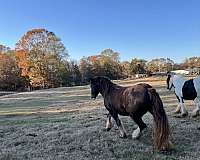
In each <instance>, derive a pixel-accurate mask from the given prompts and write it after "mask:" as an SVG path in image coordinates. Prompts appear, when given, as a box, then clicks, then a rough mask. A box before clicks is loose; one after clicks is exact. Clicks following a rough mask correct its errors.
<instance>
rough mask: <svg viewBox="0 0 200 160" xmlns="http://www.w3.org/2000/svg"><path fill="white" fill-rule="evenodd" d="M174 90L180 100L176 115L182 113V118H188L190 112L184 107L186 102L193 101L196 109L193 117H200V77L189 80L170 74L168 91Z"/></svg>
mask: <svg viewBox="0 0 200 160" xmlns="http://www.w3.org/2000/svg"><path fill="white" fill-rule="evenodd" d="M172 88H174V92H175V95H176V97H177V99H178V102H179V104H178V106H177V108H176V110H175V112H174V113H176V114H178V113H181V116H187V115H188V112H187V110H186V108H185V105H184V100H193V101H194V102H195V103H196V108H195V109H194V110H193V112H192V116H193V117H195V116H198V115H199V113H200V76H198V77H196V78H194V79H190V80H187V79H185V78H184V77H182V76H180V75H175V74H172V73H168V76H167V89H169V90H171V89H172Z"/></svg>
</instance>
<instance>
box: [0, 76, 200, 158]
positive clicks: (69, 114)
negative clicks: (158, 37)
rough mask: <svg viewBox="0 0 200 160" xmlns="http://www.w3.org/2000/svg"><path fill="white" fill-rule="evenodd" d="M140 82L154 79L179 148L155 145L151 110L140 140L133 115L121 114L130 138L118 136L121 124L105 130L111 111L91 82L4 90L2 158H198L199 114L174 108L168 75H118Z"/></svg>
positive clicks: (0, 116)
mask: <svg viewBox="0 0 200 160" xmlns="http://www.w3.org/2000/svg"><path fill="white" fill-rule="evenodd" d="M138 82H146V83H149V84H151V85H153V87H155V88H156V89H157V91H158V93H159V94H160V96H161V98H162V100H163V103H164V107H165V110H166V112H167V115H168V119H169V123H170V127H171V131H172V137H173V138H172V142H173V144H174V150H172V151H170V152H167V153H161V152H158V151H154V150H153V148H152V125H153V118H152V116H151V115H150V114H148V113H147V114H146V115H145V116H144V118H143V119H144V121H145V122H146V123H147V125H148V132H145V133H144V134H143V135H142V136H141V137H140V139H139V140H133V139H131V134H132V131H133V130H134V129H136V127H137V125H136V124H135V123H134V122H133V121H132V120H131V119H130V118H129V117H120V118H121V120H122V122H123V124H124V127H125V129H126V131H127V133H128V138H127V139H121V138H119V131H118V129H117V127H116V125H115V126H114V127H113V128H112V129H111V131H109V132H107V131H105V122H106V113H107V111H106V109H105V108H104V106H103V100H102V97H101V96H99V97H98V98H97V99H96V100H95V101H94V100H91V99H90V88H89V86H80V87H69V88H56V89H48V90H41V91H34V92H24V93H18V94H10V95H5V96H1V97H0V159H2V160H9V159H19V160H22V159H35V160H40V159H41V160H42V159H44V160H54V159H69V160H82V159H85V160H95V159H96V160H101V159H102V160H103V159H107V160H114V159H126V160H128V159H141V160H142V159H158V160H162V159H181V160H182V159H184V160H189V159H192V160H195V159H196V160H197V159H199V157H200V117H197V118H191V117H190V116H188V117H185V118H178V117H176V116H174V115H173V114H172V112H173V110H174V109H175V107H176V105H177V100H176V98H175V95H174V94H173V92H170V91H167V89H166V86H165V79H164V78H145V79H137V80H129V81H128V80H127V81H116V83H118V84H120V85H133V84H135V83H138ZM186 107H187V109H188V111H189V112H190V113H191V111H192V109H194V104H193V102H192V101H188V102H186Z"/></svg>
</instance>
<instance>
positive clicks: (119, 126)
mask: <svg viewBox="0 0 200 160" xmlns="http://www.w3.org/2000/svg"><path fill="white" fill-rule="evenodd" d="M110 114H111V116H112V117H113V119H114V120H115V122H116V124H117V127H118V128H119V131H120V137H121V138H127V135H126V131H125V129H124V126H123V124H122V123H121V121H120V119H119V117H118V114H117V113H114V112H110Z"/></svg>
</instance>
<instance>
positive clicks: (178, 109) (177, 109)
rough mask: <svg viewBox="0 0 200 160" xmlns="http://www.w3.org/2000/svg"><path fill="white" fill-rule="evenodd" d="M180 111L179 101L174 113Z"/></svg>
mask: <svg viewBox="0 0 200 160" xmlns="http://www.w3.org/2000/svg"><path fill="white" fill-rule="evenodd" d="M180 112H181V105H180V103H179V104H178V106H177V107H176V110H175V111H174V113H175V114H178V113H180Z"/></svg>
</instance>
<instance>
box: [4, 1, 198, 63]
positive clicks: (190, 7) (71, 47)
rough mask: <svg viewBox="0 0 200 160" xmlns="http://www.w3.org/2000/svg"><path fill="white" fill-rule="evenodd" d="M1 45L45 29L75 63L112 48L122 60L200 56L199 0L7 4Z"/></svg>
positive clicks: (174, 58) (15, 2)
mask: <svg viewBox="0 0 200 160" xmlns="http://www.w3.org/2000/svg"><path fill="white" fill-rule="evenodd" d="M0 20H1V24H0V43H1V44H4V45H7V46H10V47H14V45H15V43H16V42H17V41H18V40H19V39H20V37H21V36H22V35H23V34H24V33H25V32H26V31H28V30H30V29H33V28H46V29H47V30H50V31H53V32H54V33H55V34H56V35H57V36H58V37H60V38H61V39H62V41H63V43H64V44H65V46H66V48H67V50H68V52H69V54H70V58H72V59H76V60H79V59H80V58H81V57H82V56H88V55H93V54H97V53H99V52H100V51H102V50H103V49H106V48H112V49H113V50H115V51H118V52H119V53H120V57H121V60H130V59H131V58H135V57H137V58H143V59H146V60H150V59H152V58H160V57H164V58H167V57H169V58H171V59H173V60H174V61H176V62H181V61H183V60H184V59H185V58H186V57H190V56H200V0H2V1H1V6H0Z"/></svg>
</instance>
